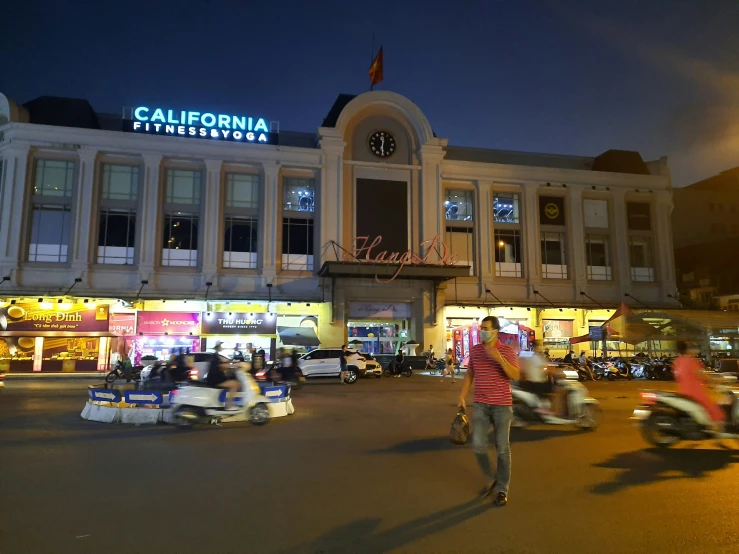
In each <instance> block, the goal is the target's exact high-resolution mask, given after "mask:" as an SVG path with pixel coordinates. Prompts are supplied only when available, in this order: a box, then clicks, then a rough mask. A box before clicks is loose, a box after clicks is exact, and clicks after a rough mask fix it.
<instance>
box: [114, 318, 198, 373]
mask: <svg viewBox="0 0 739 554" xmlns="http://www.w3.org/2000/svg"><path fill="white" fill-rule="evenodd" d="M126 351H127V353H128V355H129V357H130V358H131V360H132V361H133V363H134V364H138V363H140V361H141V358H142V357H144V356H153V357H155V358H157V359H159V360H167V359H169V357H170V356H171V355H172V354H179V353H185V352H199V351H200V312H149V311H139V312H138V313H137V314H136V335H135V336H133V337H127V338H126Z"/></svg>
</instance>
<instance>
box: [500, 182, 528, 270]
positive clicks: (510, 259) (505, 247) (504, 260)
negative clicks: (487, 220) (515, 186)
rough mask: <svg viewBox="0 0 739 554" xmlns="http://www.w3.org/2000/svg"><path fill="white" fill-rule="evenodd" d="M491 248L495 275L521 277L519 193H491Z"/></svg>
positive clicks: (521, 252) (521, 253) (521, 254)
mask: <svg viewBox="0 0 739 554" xmlns="http://www.w3.org/2000/svg"><path fill="white" fill-rule="evenodd" d="M493 222H494V230H493V248H494V250H495V275H496V276H497V277H523V251H522V250H521V214H520V195H519V194H518V193H515V192H494V193H493Z"/></svg>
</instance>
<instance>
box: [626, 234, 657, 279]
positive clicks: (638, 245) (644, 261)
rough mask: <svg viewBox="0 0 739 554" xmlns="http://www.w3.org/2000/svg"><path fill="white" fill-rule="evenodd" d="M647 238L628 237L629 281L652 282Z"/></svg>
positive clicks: (650, 254) (650, 257)
mask: <svg viewBox="0 0 739 554" xmlns="http://www.w3.org/2000/svg"><path fill="white" fill-rule="evenodd" d="M651 250H652V249H651V245H650V240H649V237H639V236H635V237H634V236H632V237H629V259H630V261H631V280H632V281H640V282H650V283H651V282H653V281H654V265H653V263H652V251H651Z"/></svg>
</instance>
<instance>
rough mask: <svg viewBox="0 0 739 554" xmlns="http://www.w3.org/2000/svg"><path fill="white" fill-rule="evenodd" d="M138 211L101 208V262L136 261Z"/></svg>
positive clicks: (99, 247)
mask: <svg viewBox="0 0 739 554" xmlns="http://www.w3.org/2000/svg"><path fill="white" fill-rule="evenodd" d="M135 244H136V213H135V212H134V211H131V210H113V209H102V210H100V224H99V226H98V256H97V261H98V263H99V264H128V265H132V264H133V263H134V252H135Z"/></svg>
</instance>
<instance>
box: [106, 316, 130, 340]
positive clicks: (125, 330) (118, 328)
mask: <svg viewBox="0 0 739 554" xmlns="http://www.w3.org/2000/svg"><path fill="white" fill-rule="evenodd" d="M110 333H111V334H113V335H115V336H116V337H128V336H131V335H133V334H135V333H136V314H110Z"/></svg>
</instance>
